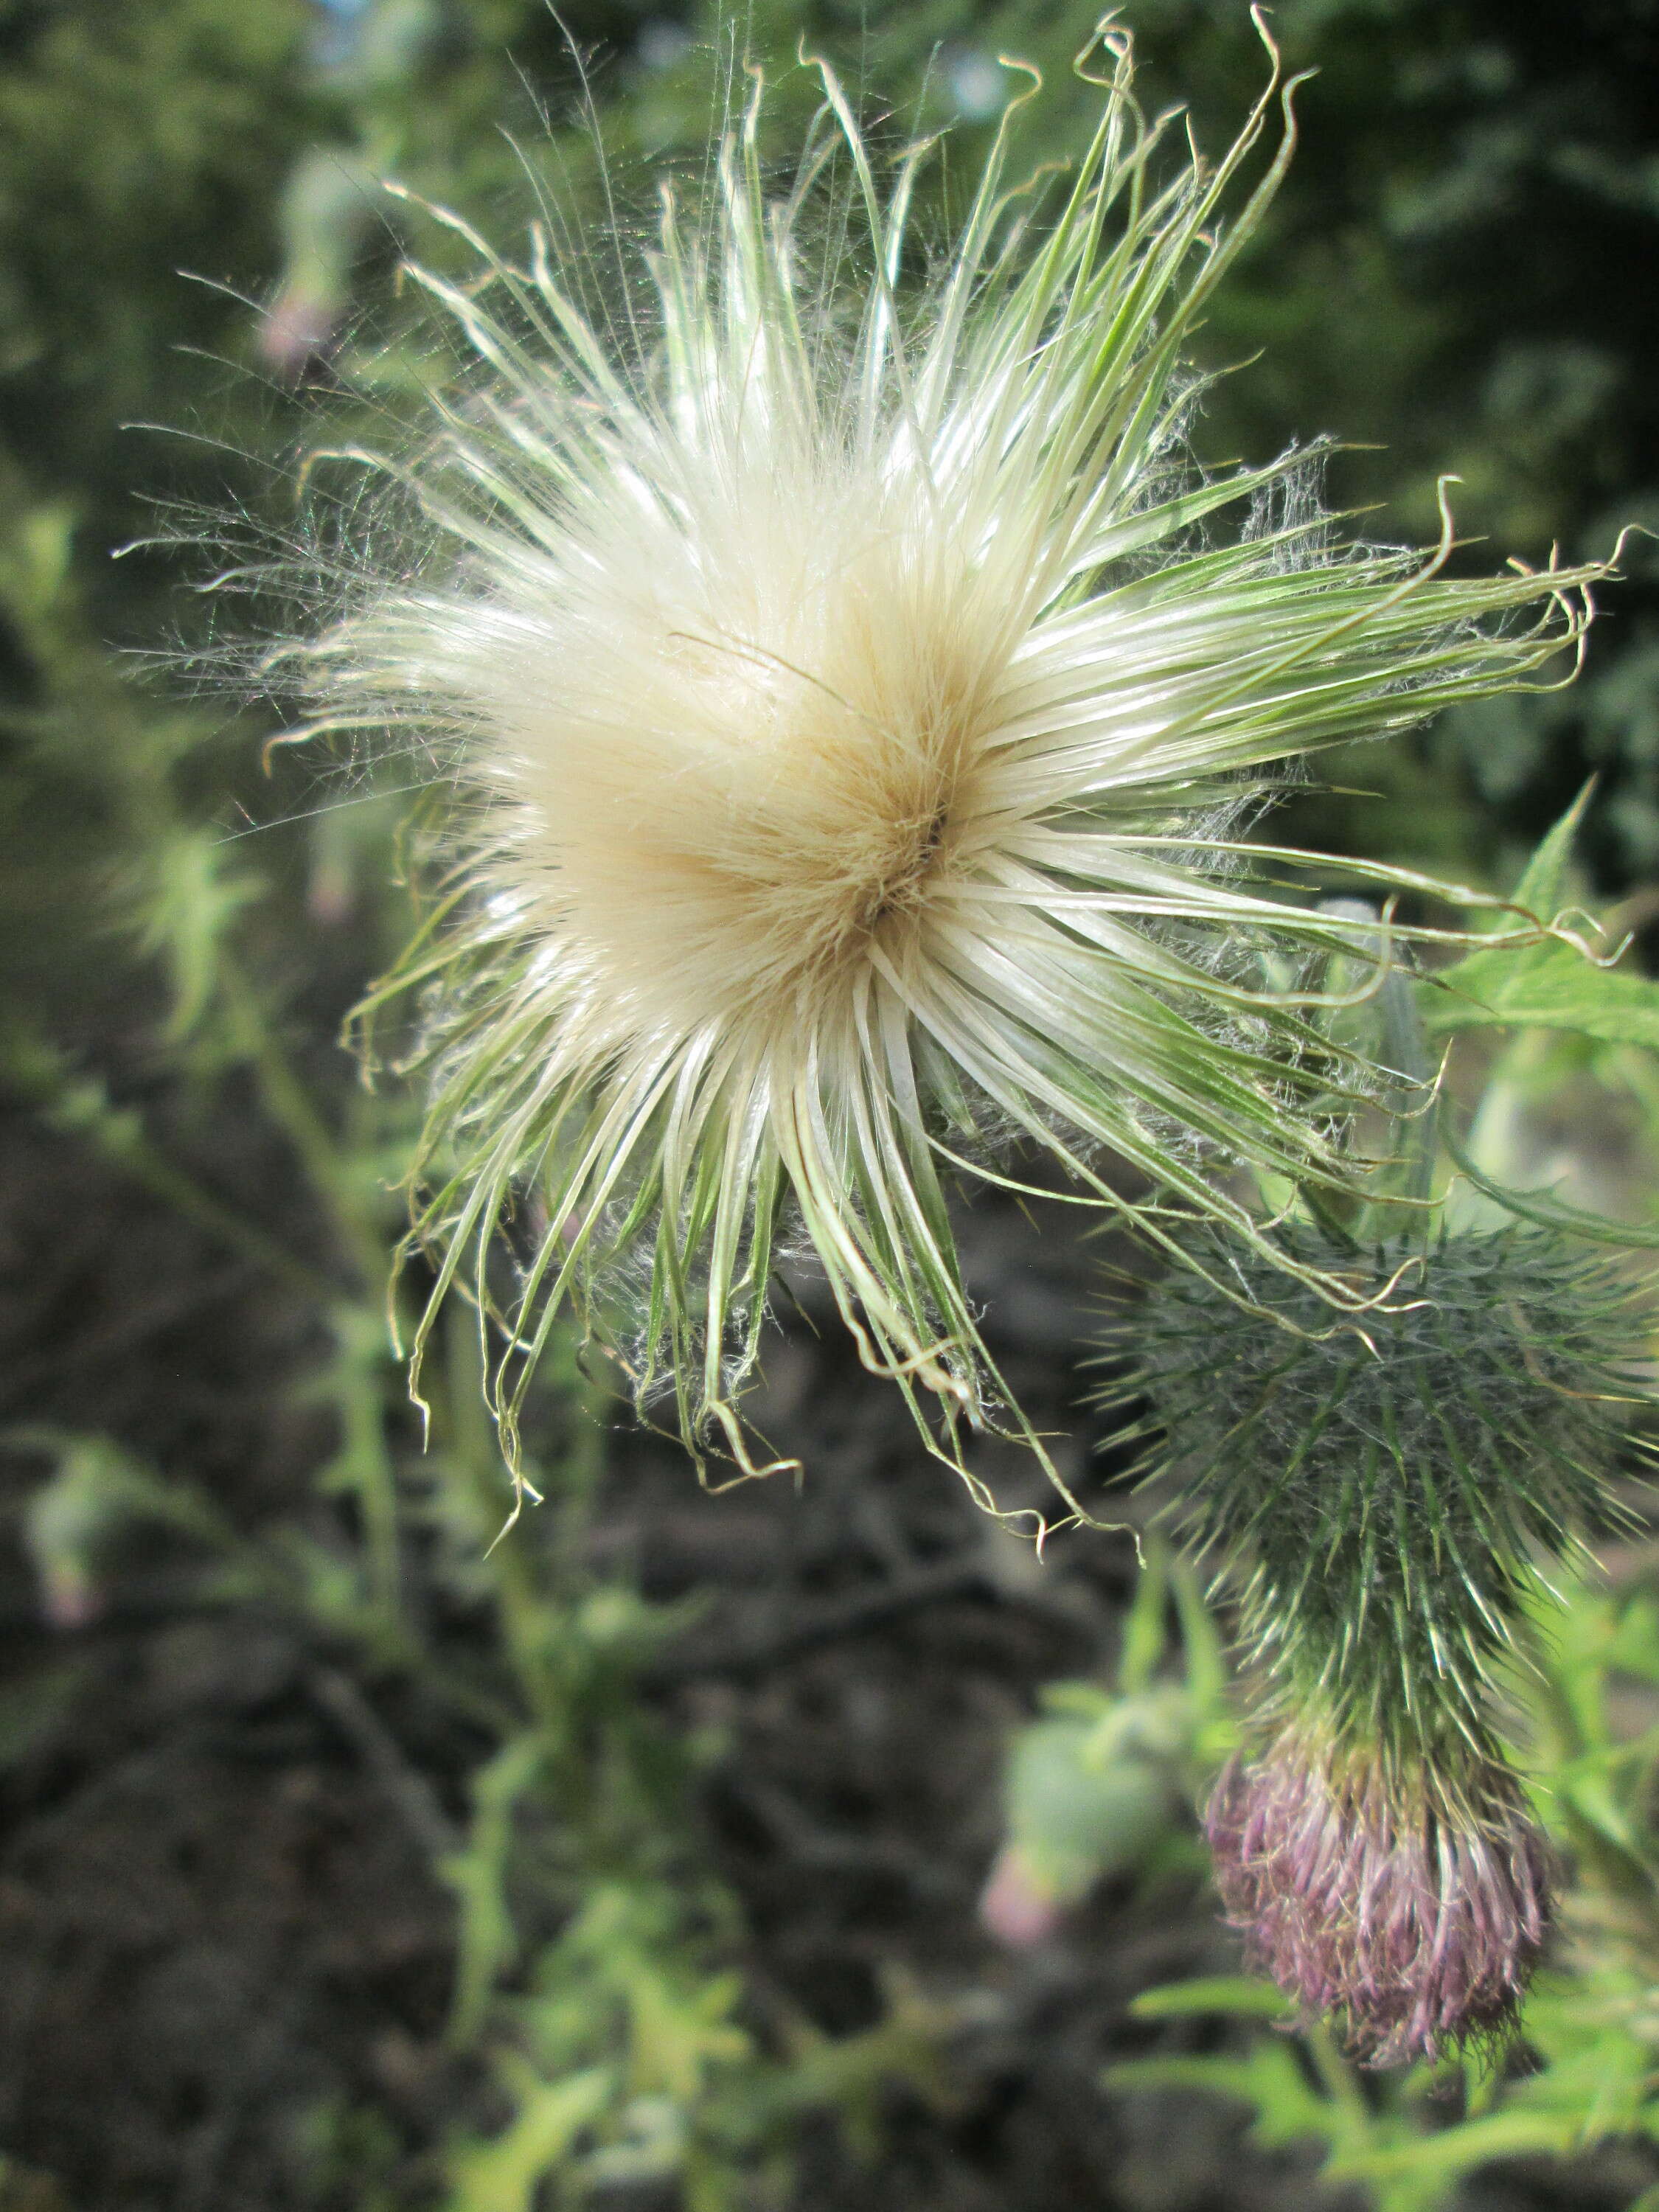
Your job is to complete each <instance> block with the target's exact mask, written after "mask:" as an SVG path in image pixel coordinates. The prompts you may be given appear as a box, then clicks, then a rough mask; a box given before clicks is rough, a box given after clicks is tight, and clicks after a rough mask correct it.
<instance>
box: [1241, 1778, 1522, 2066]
mask: <svg viewBox="0 0 1659 2212" xmlns="http://www.w3.org/2000/svg"><path fill="white" fill-rule="evenodd" d="M1205 1832H1206V1836H1207V1838H1208V1839H1209V1844H1210V1849H1211V1850H1212V1854H1213V1855H1214V1861H1215V1875H1216V1881H1217V1885H1218V1887H1219V1889H1220V1891H1221V1895H1222V1899H1223V1902H1224V1903H1225V1906H1226V1910H1227V1917H1228V1919H1229V1920H1230V1921H1231V1923H1232V1925H1233V1926H1234V1927H1236V1928H1237V1929H1240V1930H1241V1931H1242V1932H1243V1936H1244V1937H1245V1941H1246V1943H1247V1946H1248V1948H1249V1953H1250V1955H1251V1957H1252V1959H1253V1960H1254V1961H1255V1963H1256V1964H1257V1965H1259V1966H1261V1967H1262V1968H1263V1969H1264V1970H1265V1971H1266V1972H1268V1973H1270V1974H1271V1975H1272V1976H1273V1979H1274V1981H1275V1982H1277V1983H1278V1984H1279V1988H1280V1989H1281V1990H1284V1992H1285V1995H1286V1996H1289V1997H1291V1999H1293V2000H1294V2002H1296V2003H1297V2006H1298V2007H1299V2008H1300V2009H1301V2012H1302V2015H1303V2017H1304V2019H1310V2020H1311V2019H1316V2018H1318V2017H1320V2016H1321V2015H1324V2014H1327V2013H1332V2012H1334V2013H1338V2014H1340V2015H1342V2017H1343V2020H1344V2021H1345V2023H1346V2041H1347V2044H1348V2047H1349V2049H1350V2050H1351V2051H1352V2055H1353V2056H1354V2057H1355V2058H1356V2059H1357V2060H1358V2062H1359V2063H1361V2064H1362V2065H1365V2066H1394V2065H1399V2064H1401V2063H1404V2062H1406V2061H1407V2060H1408V2059H1413V2058H1426V2059H1429V2060H1431V2061H1432V2060H1434V2059H1436V2058H1437V2057H1441V2056H1442V2055H1443V2053H1444V2052H1445V2051H1448V2050H1455V2049H1458V2048H1460V2047H1462V2045H1465V2044H1467V2043H1469V2042H1471V2041H1476V2042H1479V2041H1482V2040H1491V2039H1501V2038H1502V2037H1503V2036H1504V2034H1505V2033H1507V2032H1508V2031H1509V2030H1510V2029H1511V2028H1512V2027H1513V2026H1514V2024H1515V2021H1516V2015H1517V2014H1518V2011H1519V2008H1520V2003H1521V2000H1522V1996H1524V1995H1525V1993H1526V1988H1527V1984H1528V1980H1529V1978H1530V1977H1531V1973H1532V1969H1533V1967H1534V1965H1535V1964H1536V1962H1537V1960H1538V1956H1539V1954H1540V1952H1541V1949H1542V1948H1543V1944H1544V1938H1545V1936H1546V1934H1547V1930H1548V1929H1549V1925H1550V1920H1551V1911H1552V1901H1551V1895H1550V1872H1551V1869H1550V1856H1549V1850H1548V1846H1547V1844H1546V1842H1545V1839H1544V1837H1543V1835H1542V1833H1541V1831H1540V1829H1539V1828H1538V1826H1536V1824H1535V1823H1534V1821H1533V1820H1532V1819H1531V1818H1530V1816H1529V1815H1528V1812H1527V1809H1526V1806H1525V1804H1524V1802H1523V1801H1522V1796H1521V1792H1520V1790H1519V1788H1518V1786H1517V1785H1516V1783H1515V1781H1514V1779H1513V1778H1512V1777H1510V1775H1509V1774H1508V1773H1506V1772H1505V1771H1504V1769H1503V1768H1501V1767H1499V1766H1496V1765H1492V1764H1490V1763H1488V1762H1484V1761H1483V1762H1481V1764H1480V1767H1479V1769H1478V1771H1477V1772H1476V1774H1475V1775H1474V1777H1473V1778H1463V1786H1462V1790H1461V1791H1460V1792H1459V1793H1458V1795H1457V1796H1456V1798H1455V1799H1454V1798H1453V1797H1452V1796H1450V1795H1449V1793H1448V1791H1447V1790H1446V1789H1445V1788H1444V1786H1443V1784H1439V1782H1438V1780H1437V1778H1434V1779H1431V1778H1430V1777H1429V1776H1428V1775H1427V1774H1426V1772H1425V1771H1423V1770H1419V1771H1418V1772H1417V1773H1416V1774H1415V1775H1413V1776H1409V1777H1401V1778H1395V1777H1393V1776H1390V1775H1389V1773H1388V1772H1387V1771H1385V1769H1384V1766H1383V1763H1382V1762H1381V1761H1378V1760H1367V1759H1364V1758H1363V1757H1362V1756H1355V1755H1353V1754H1349V1755H1348V1756H1347V1757H1346V1758H1345V1759H1342V1760H1341V1761H1340V1763H1329V1762H1325V1761H1322V1760H1321V1759H1319V1758H1318V1757H1317V1755H1316V1754H1310V1753H1309V1752H1308V1750H1307V1749H1306V1748H1305V1747H1303V1746H1301V1745H1300V1744H1298V1743H1297V1740H1296V1739H1295V1737H1294V1736H1292V1735H1285V1736H1281V1737H1280V1738H1279V1740H1278V1741H1276V1742H1275V1743H1274V1744H1273V1747H1272V1748H1271V1749H1270V1750H1269V1751H1268V1752H1267V1754H1266V1755H1265V1756H1264V1757H1262V1758H1261V1759H1253V1760H1252V1759H1237V1758H1235V1759H1231V1760H1230V1761H1229V1762H1228V1765H1226V1767H1225V1769H1224V1770H1223V1771H1222V1774H1221V1778H1220V1779H1219V1781H1218V1783H1217V1784H1216V1787H1215V1790H1214V1793H1213V1794H1212V1797H1211V1799H1210V1802H1209V1806H1208V1808H1207V1810H1206V1814H1205Z"/></svg>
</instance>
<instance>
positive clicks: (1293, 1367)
mask: <svg viewBox="0 0 1659 2212" xmlns="http://www.w3.org/2000/svg"><path fill="white" fill-rule="evenodd" d="M1285 1242H1286V1243H1287V1245H1288V1246H1289V1247H1290V1249H1291V1250H1292V1251H1293V1252H1294V1253H1295V1254H1296V1255H1297V1258H1298V1259H1300V1260H1301V1261H1304V1262H1305V1263H1307V1264H1308V1265H1309V1266H1310V1267H1318V1268H1319V1269H1320V1270H1322V1272H1324V1273H1327V1274H1330V1275H1339V1276H1340V1275H1342V1274H1344V1273H1346V1275H1347V1276H1348V1277H1349V1278H1350V1279H1351V1280H1352V1287H1353V1290H1354V1291H1355V1294H1356V1302H1357V1303H1359V1302H1362V1301H1363V1300H1364V1299H1367V1298H1374V1299H1376V1304H1375V1305H1374V1306H1373V1307H1372V1309H1371V1310H1370V1311H1369V1312H1367V1313H1365V1314H1364V1316H1363V1317H1362V1318H1360V1319H1354V1318H1351V1317H1346V1318H1338V1317H1336V1316H1333V1314H1332V1312H1331V1310H1330V1309H1329V1308H1328V1306H1324V1305H1322V1304H1321V1302H1320V1300H1319V1298H1318V1297H1317V1295H1316V1293H1314V1292H1312V1291H1309V1290H1307V1289H1305V1288H1304V1286H1303V1285H1301V1284H1300V1283H1298V1282H1297V1280H1296V1279H1294V1278H1293V1277H1291V1276H1290V1275H1287V1274H1285V1273H1282V1272H1281V1271H1279V1270H1276V1269H1270V1268H1267V1267H1262V1266H1261V1265H1260V1264H1259V1263H1256V1262H1255V1261H1248V1260H1247V1261H1242V1262H1240V1263H1238V1264H1237V1265H1236V1267H1235V1269H1234V1275H1233V1280H1234V1283H1235V1285H1236V1286H1237V1292H1238V1294H1239V1298H1240V1303H1238V1304H1234V1303H1232V1302H1231V1300H1230V1299H1229V1298H1228V1297H1225V1295H1223V1293H1222V1292H1221V1291H1220V1290H1219V1289H1218V1287H1217V1286H1216V1285H1214V1284H1212V1283H1211V1282H1207V1281H1206V1280H1205V1279H1203V1278H1202V1277H1201V1276H1200V1275H1198V1274H1197V1273H1192V1274H1188V1273H1187V1271H1185V1270H1182V1271H1180V1273H1178V1274H1176V1275H1172V1276H1171V1278H1170V1279H1169V1280H1168V1281H1166V1282H1165V1283H1164V1285H1162V1286H1161V1287H1160V1289H1159V1291H1158V1293H1157V1294H1156V1295H1155V1296H1154V1297H1153V1299H1152V1302H1151V1304H1150V1305H1149V1307H1148V1309H1147V1310H1146V1315H1145V1316H1144V1320H1143V1323H1142V1333H1141V1334H1140V1336H1139V1340H1138V1342H1137V1345H1136V1360H1135V1367H1134V1371H1133V1375H1132V1376H1130V1377H1128V1378H1127V1380H1126V1382H1124V1383H1122V1384H1121V1385H1119V1386H1117V1387H1116V1389H1115V1390H1114V1392H1113V1394H1112V1395H1114V1397H1115V1398H1118V1399H1119V1400H1120V1401H1121V1399H1122V1398H1124V1397H1127V1396H1128V1395H1131V1394H1143V1393H1144V1394H1145V1395H1146V1398H1147V1399H1148V1400H1150V1401H1151V1408H1152V1412H1151V1419H1150V1421H1149V1424H1148V1427H1149V1430H1150V1429H1151V1428H1152V1427H1153V1426H1154V1425H1155V1428H1156V1431H1157V1432H1158V1435H1159V1436H1160V1437H1161V1438H1162V1439H1163V1441H1162V1442H1161V1443H1157V1444H1154V1445H1152V1448H1151V1449H1149V1451H1148V1453H1147V1455H1146V1460H1147V1468H1148V1471H1149V1472H1156V1473H1164V1472H1170V1473H1173V1474H1176V1476H1177V1477H1178V1479H1179V1480H1180V1482H1181V1485H1182V1511H1183V1518H1184V1522H1185V1527H1186V1530H1187V1533H1188V1535H1189V1537H1190V1538H1191V1540H1192V1541H1194V1543H1195V1544H1196V1545H1197V1546H1198V1547H1200V1548H1202V1549H1203V1550H1205V1551H1206V1553H1208V1554H1209V1555H1210V1557H1211V1559H1212V1561H1213V1562H1214V1563H1215V1564H1216V1565H1217V1569H1218V1580H1220V1581H1221V1582H1222V1583H1223V1585H1224V1586H1225V1588H1227V1589H1229V1590H1230V1591H1231V1594H1232V1595H1233V1596H1234V1598H1235V1600H1236V1602H1237V1606H1238V1610H1239V1619H1240V1631H1241V1639H1242V1644H1243V1651H1244V1654H1245V1657H1246V1672H1247V1680H1249V1683H1250V1685H1251V1687H1252V1691H1253V1693H1254V1702H1255V1711H1254V1714H1253V1725H1254V1730H1255V1737H1256V1742H1257V1746H1258V1748H1257V1750H1256V1751H1255V1753H1251V1754H1247V1755H1246V1756H1245V1757H1244V1758H1243V1759H1242V1760H1239V1761H1235V1762H1234V1764H1233V1765H1231V1766H1230V1767H1229V1768H1228V1770H1227V1771H1226V1772H1225V1774H1224V1775H1223V1777H1222V1778H1221V1781H1220V1784H1218V1788H1217V1790H1216V1793H1215V1796H1214V1797H1213V1799H1212V1803H1211V1807H1210V1811H1209V1815H1208V1820H1207V1824H1206V1825H1207V1829H1208V1833H1209V1836H1210V1840H1211V1844H1212V1850H1214V1852H1215V1856H1216V1861H1217V1873H1218V1881H1219V1883H1220V1886H1221V1888H1222V1893H1223V1896H1224V1899H1225V1902H1226V1904H1227V1905H1228V1908H1229V1912H1230V1915H1231V1917H1232V1918H1233V1920H1234V1922H1235V1923H1236V1924H1237V1925H1239V1926H1240V1927H1241V1928H1243V1929H1244V1931H1245V1933H1246V1936H1247V1939H1248V1940H1249V1943H1250V1945H1251V1948H1253V1950H1254V1951H1255V1954H1256V1955H1257V1956H1258V1957H1259V1959H1260V1960H1261V1961H1262V1963H1263V1964H1265V1965H1266V1966H1267V1967H1268V1968H1269V1970H1270V1971H1271V1972H1273V1975H1274V1978H1276V1979H1277V1980H1278V1981H1279V1984H1280V1985H1281V1986H1282V1987H1284V1988H1285V1990H1287V1992H1288V1993H1289V1994H1291V1996H1295V1997H1296V1998H1297V2000H1298V2001H1299V2002H1301V2004H1302V2005H1303V2007H1304V2011H1305V2012H1307V2013H1309V2014H1313V2015H1316V2014H1320V2013H1324V2012H1327V2011H1334V2012H1336V2013H1339V2014H1340V2015H1344V2016H1345V2018H1346V2025H1347V2029H1348V2033H1349V2036H1350V2039H1351V2041H1352V2046H1353V2048H1354V2050H1355V2051H1356V2054H1357V2055H1358V2056H1359V2057H1361V2058H1363V2059H1364V2060H1366V2061H1367V2062H1369V2063H1376V2064H1387V2063H1394V2062H1395V2061H1397V2060H1399V2059H1402V2058H1405V2057H1414V2056H1425V2057H1433V2056H1434V2055H1435V2054H1436V2053H1437V2052H1438V2051H1441V2050H1442V2049H1443V2048H1444V2047H1446V2046H1447V2045H1457V2044H1460V2043H1462V2042H1463V2041H1465V2040H1467V2039H1468V2038H1469V2037H1471V2036H1482V2035H1490V2034H1492V2033H1501V2032H1502V2031H1503V2030H1504V2028H1505V2027H1507V2026H1508V2025H1509V2024H1510V2022H1512V2021H1513V2019H1514V2017H1515V2013H1516V2006H1517V2004H1518V2002H1519V1999H1520V1997H1521V1996H1522V1993H1523V1992H1524V1990H1525V1986H1526V1981H1527V1978H1528V1973H1529V1972H1530V1970H1531V1966H1532V1964H1533V1962H1534V1960H1535V1959H1536V1957H1537V1955H1538V1953H1539V1950H1540V1948H1541V1944H1542V1942H1543V1939H1544V1935H1545V1931H1546V1928H1547V1921H1548V1916H1549V1896H1548V1876H1547V1852H1546V1850H1545V1848H1544V1845H1543V1842H1542V1838H1541V1836H1540V1835H1539V1833H1538V1832H1537V1830H1536V1828H1535V1827H1534V1824H1533V1823H1532V1821H1531V1820H1530V1817H1529V1816H1528V1813H1527V1811H1526V1808H1525V1802H1524V1798H1523V1796H1522V1790H1521V1786H1520V1784H1519V1782H1518V1780H1517V1779H1516V1777H1515V1775H1514V1773H1513V1771H1512V1770H1511V1769H1510V1765H1509V1764H1508V1762H1507V1759H1506V1756H1505V1753H1504V1749H1503V1745H1502V1740H1501V1735H1500V1733H1499V1722H1500V1718H1501V1713H1502V1707H1503V1702H1504V1690H1505V1685H1506V1683H1507V1682H1508V1681H1509V1680H1510V1679H1511V1678H1512V1675H1513V1672H1514V1669H1515V1667H1516V1662H1517V1661H1519V1662H1522V1663H1523V1664H1524V1661H1525V1654H1526V1650H1527V1644H1528V1623H1529V1620H1530V1619H1531V1617H1532V1615H1533V1613H1534V1610H1535V1608H1536V1607H1537V1604H1538V1602H1539V1601H1540V1599H1541V1597H1542V1596H1547V1593H1548V1583H1547V1567H1548V1563H1549V1561H1550V1560H1551V1559H1559V1558H1560V1557H1562V1556H1563V1555H1564V1554H1567V1553H1571V1551H1572V1550H1573V1549H1574V1548H1575V1547H1577V1546H1578V1545H1579V1544H1580V1542H1581V1539H1580V1537H1579V1535H1578V1534H1577V1532H1578V1530H1579V1529H1580V1528H1582V1527H1583V1525H1584V1524H1585V1523H1587V1522H1589V1521H1591V1520H1593V1519H1594V1518H1595V1516H1598V1515H1605V1514H1606V1512H1607V1510H1608V1500H1607V1477H1608V1475H1609V1474H1610V1473H1611V1472H1612V1470H1613V1467H1614V1465H1615V1464H1616V1462H1617V1459H1618V1456H1619V1454H1620V1449H1621V1448H1622V1446H1623V1443H1624V1441H1625V1434H1626V1426H1627V1419H1628V1413H1629V1408H1630V1406H1631V1402H1632V1398H1633V1397H1638V1396H1641V1395H1645V1394H1644V1393H1642V1392H1641V1391H1640V1390H1639V1389H1636V1388H1634V1387H1633V1385H1632V1375H1631V1368H1632V1362H1633V1361H1634V1360H1635V1359H1636V1358H1638V1357H1639V1355H1640V1352H1641V1348H1642V1347H1641V1345H1640V1341H1639V1333H1638V1332H1639V1323H1638V1319H1637V1317H1636V1315H1635V1312H1634V1307H1635V1304H1636V1301H1637V1297H1638V1293H1637V1292H1636V1291H1633V1290H1632V1287H1631V1285H1629V1284H1628V1282H1627V1281H1626V1280H1625V1279H1623V1278H1622V1277H1621V1276H1620V1274H1619V1273H1618V1272H1617V1271H1616V1270H1615V1268H1614V1267H1613V1265H1612V1264H1611V1263H1610V1262H1608V1261H1607V1260H1606V1259H1604V1258H1601V1257H1598V1256H1595V1255H1589V1254H1587V1253H1586V1252H1584V1251H1583V1249H1581V1248H1579V1247H1577V1246H1575V1245H1573V1244H1571V1243H1569V1242H1568V1241H1567V1240H1566V1239H1565V1237H1559V1236H1557V1235H1555V1234H1553V1233H1549V1232H1545V1231H1538V1230H1534V1229H1523V1228H1510V1229H1504V1230H1502V1231H1497V1232H1495V1233H1489V1234H1482V1235H1472V1236H1464V1237H1447V1236H1441V1237H1438V1238H1437V1239H1435V1240H1434V1241H1431V1242H1424V1241H1422V1240H1420V1239H1419V1241H1416V1242H1410V1241H1406V1240H1396V1241H1393V1242H1385V1243H1377V1244H1375V1245H1373V1246H1371V1247H1370V1248H1368V1249H1358V1248H1356V1249H1349V1250H1347V1251H1346V1252H1345V1251H1344V1250H1343V1249H1341V1248H1340V1246H1339V1245H1338V1244H1337V1243H1336V1242H1335V1241H1334V1239H1333V1238H1329V1237H1326V1236H1325V1235H1324V1234H1323V1233H1322V1232H1320V1231H1313V1230H1310V1229H1305V1228H1304V1229H1298V1230H1295V1231H1290V1232H1288V1233H1287V1234H1286V1237H1285Z"/></svg>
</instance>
